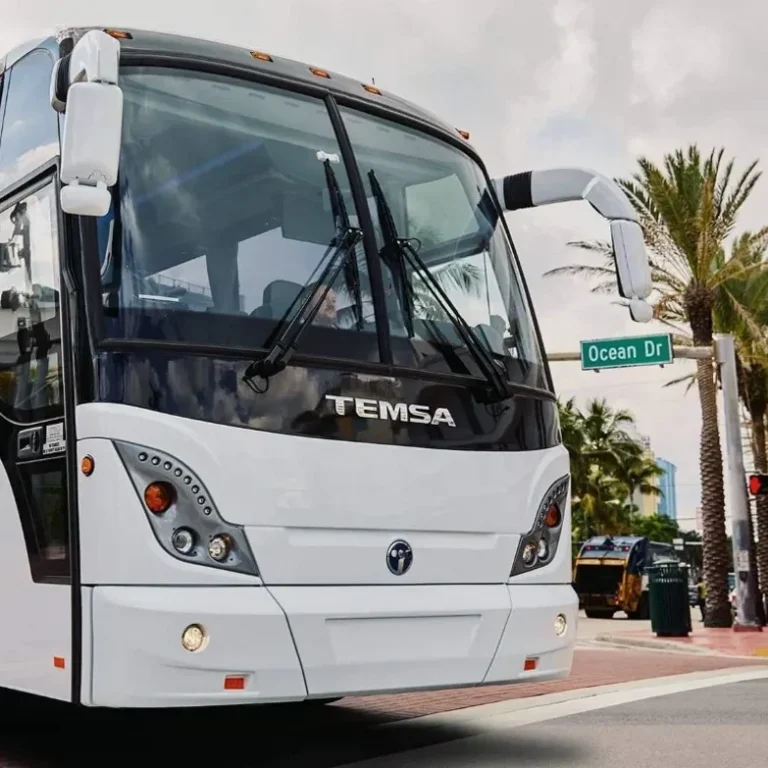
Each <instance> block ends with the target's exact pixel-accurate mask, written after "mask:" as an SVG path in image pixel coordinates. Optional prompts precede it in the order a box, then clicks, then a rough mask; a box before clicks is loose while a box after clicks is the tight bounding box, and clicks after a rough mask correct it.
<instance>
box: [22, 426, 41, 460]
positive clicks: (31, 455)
mask: <svg viewBox="0 0 768 768" xmlns="http://www.w3.org/2000/svg"><path fill="white" fill-rule="evenodd" d="M42 451H43V428H42V427H32V428H31V429H22V430H21V432H19V437H18V442H17V446H16V457H17V458H18V459H36V458H38V457H39V456H40V455H41V454H42Z"/></svg>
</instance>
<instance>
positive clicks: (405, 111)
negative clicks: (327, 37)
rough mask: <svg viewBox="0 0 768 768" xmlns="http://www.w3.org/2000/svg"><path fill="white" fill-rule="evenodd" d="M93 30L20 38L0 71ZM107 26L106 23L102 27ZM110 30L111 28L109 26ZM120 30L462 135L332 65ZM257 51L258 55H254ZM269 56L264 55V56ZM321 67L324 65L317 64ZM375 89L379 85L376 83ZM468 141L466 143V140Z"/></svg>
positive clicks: (138, 49)
mask: <svg viewBox="0 0 768 768" xmlns="http://www.w3.org/2000/svg"><path fill="white" fill-rule="evenodd" d="M91 29H105V28H104V27H77V28H65V29H61V30H60V31H58V32H57V33H56V34H55V35H50V36H47V37H43V38H37V39H35V40H31V41H28V42H26V43H23V44H21V45H19V46H17V47H16V48H14V49H13V50H11V51H9V52H8V53H7V54H6V55H5V56H3V57H2V58H0V74H2V72H3V71H4V70H5V69H7V68H10V67H11V66H13V64H14V63H15V62H16V61H18V60H19V59H20V58H22V57H23V56H24V55H26V54H27V53H29V52H30V51H32V50H34V49H35V48H39V47H43V46H45V47H47V48H50V47H51V45H52V44H55V43H56V41H58V40H62V39H65V38H72V39H74V40H75V41H77V40H79V39H80V38H81V37H82V36H83V35H84V34H85V33H86V32H89V31H90V30H91ZM106 29H109V28H106ZM110 31H114V30H112V29H111V30H110ZM119 34H121V35H125V37H121V38H120V47H121V49H122V50H123V51H125V52H126V53H131V54H142V53H143V54H147V55H164V56H167V57H168V60H169V63H172V62H173V60H174V59H175V60H177V61H181V60H183V59H187V60H196V61H198V62H209V63H220V64H225V65H230V66H236V67H240V68H245V69H251V70H253V71H255V72H262V73H264V74H267V75H272V76H273V77H276V78H279V79H281V80H285V81H286V82H290V83H294V84H298V85H301V84H304V85H312V86H316V87H317V86H318V85H319V86H321V87H323V88H325V89H327V90H328V91H330V92H331V93H334V94H337V95H343V96H346V97H349V98H353V99H355V100H357V101H359V102H362V103H368V104H371V105H375V106H379V107H383V108H385V109H387V110H389V111H394V112H398V113H400V114H401V115H403V116H405V117H409V118H411V119H416V120H418V121H419V122H421V123H424V124H426V125H427V126H429V127H431V128H432V129H436V130H438V131H439V132H441V133H446V134H448V135H449V136H450V137H451V138H453V139H454V140H456V139H458V140H463V138H462V135H461V133H460V132H459V130H458V129H457V128H455V127H453V126H451V125H449V124H448V123H446V122H444V121H443V120H441V119H440V118H439V117H437V116H435V115H434V114H433V113H431V112H429V111H428V110H425V109H423V108H422V107H420V106H418V105H416V104H413V103H412V102H410V101H407V100H406V99H402V98H400V97H399V96H395V95H393V94H391V93H387V92H385V91H380V92H379V93H372V92H371V91H368V90H366V85H369V84H366V83H363V82H361V81H360V80H355V79H354V78H350V77H346V76H345V75H340V74H338V73H336V72H332V71H330V70H323V71H325V72H326V73H327V75H328V77H321V76H318V75H316V74H313V71H312V70H313V69H318V68H319V67H320V65H319V64H306V63H302V62H298V61H294V60H292V59H286V58H282V57H279V56H275V55H273V54H272V53H271V52H270V51H261V50H259V51H257V50H255V49H248V48H241V47H239V46H235V45H228V44H226V43H217V42H213V41H211V40H204V39H200V38H195V37H185V36H183V35H174V34H169V33H165V32H152V31H148V30H138V29H132V28H127V27H121V28H120V29H119ZM257 54H258V55H261V56H262V58H257ZM265 58H267V59H268V60H265ZM321 69H322V68H321ZM376 88H377V89H378V86H376ZM467 144H468V142H467Z"/></svg>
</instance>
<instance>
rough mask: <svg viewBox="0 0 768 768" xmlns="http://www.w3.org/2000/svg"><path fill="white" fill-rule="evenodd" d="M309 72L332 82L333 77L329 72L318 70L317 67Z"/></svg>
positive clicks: (311, 68)
mask: <svg viewBox="0 0 768 768" xmlns="http://www.w3.org/2000/svg"><path fill="white" fill-rule="evenodd" d="M309 71H310V72H311V73H312V74H313V75H315V76H316V77H324V78H326V79H328V80H330V79H331V76H330V75H329V74H328V72H326V70H324V69H318V68H317V67H310V68H309Z"/></svg>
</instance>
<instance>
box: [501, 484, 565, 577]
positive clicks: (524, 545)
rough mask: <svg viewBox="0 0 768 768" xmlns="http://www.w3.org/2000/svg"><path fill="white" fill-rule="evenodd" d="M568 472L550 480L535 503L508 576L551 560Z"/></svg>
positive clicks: (562, 509) (560, 527)
mask: <svg viewBox="0 0 768 768" xmlns="http://www.w3.org/2000/svg"><path fill="white" fill-rule="evenodd" d="M570 479H571V478H570V475H565V476H564V477H561V478H560V479H559V480H557V481H556V482H554V483H552V485H551V486H550V487H549V489H548V490H547V492H546V493H545V494H544V498H543V499H542V501H541V504H539V509H538V510H537V512H536V518H535V519H534V522H533V527H532V528H531V530H530V531H529V532H528V533H527V534H526V535H525V536H522V537H521V539H520V544H519V546H518V548H517V556H516V557H515V562H514V564H513V565H512V571H511V572H510V574H509V575H510V578H511V577H512V576H517V575H519V574H521V573H526V572H528V571H532V570H535V569H536V568H542V567H543V566H545V565H547V564H548V563H550V562H552V558H553V557H554V556H555V552H556V551H557V545H558V543H559V541H560V535H561V533H562V532H563V515H564V510H565V505H566V502H567V501H568V487H569V484H570Z"/></svg>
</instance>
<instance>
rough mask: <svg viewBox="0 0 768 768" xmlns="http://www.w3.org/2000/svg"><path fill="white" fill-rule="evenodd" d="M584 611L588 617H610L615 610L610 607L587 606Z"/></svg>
mask: <svg viewBox="0 0 768 768" xmlns="http://www.w3.org/2000/svg"><path fill="white" fill-rule="evenodd" d="M584 613H586V614H587V618H588V619H612V618H613V614H614V613H615V611H612V610H611V609H610V608H587V609H585V611H584Z"/></svg>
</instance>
